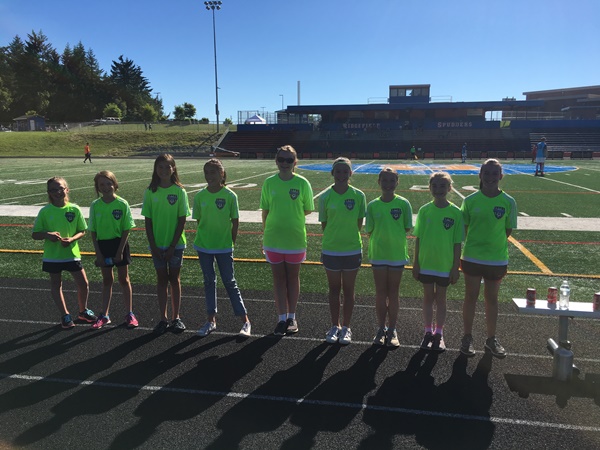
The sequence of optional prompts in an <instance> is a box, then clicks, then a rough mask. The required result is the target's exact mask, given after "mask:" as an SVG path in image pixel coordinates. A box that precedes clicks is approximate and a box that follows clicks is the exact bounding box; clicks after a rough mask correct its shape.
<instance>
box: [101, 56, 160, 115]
mask: <svg viewBox="0 0 600 450" xmlns="http://www.w3.org/2000/svg"><path fill="white" fill-rule="evenodd" d="M109 79H110V82H111V83H112V85H113V88H114V94H115V98H117V97H118V98H120V99H122V100H123V102H124V103H125V104H126V106H127V112H126V116H127V117H126V118H127V119H139V118H140V112H141V109H142V106H143V105H145V104H147V103H151V102H153V101H154V100H153V99H152V97H151V96H150V94H151V92H152V89H151V88H150V83H149V82H148V80H147V79H146V77H144V75H143V73H142V69H141V68H140V67H139V66H136V65H135V64H134V62H133V61H132V60H131V59H129V58H125V59H124V58H123V55H121V56H119V58H118V61H113V62H112V66H111V73H110V77H109Z"/></svg>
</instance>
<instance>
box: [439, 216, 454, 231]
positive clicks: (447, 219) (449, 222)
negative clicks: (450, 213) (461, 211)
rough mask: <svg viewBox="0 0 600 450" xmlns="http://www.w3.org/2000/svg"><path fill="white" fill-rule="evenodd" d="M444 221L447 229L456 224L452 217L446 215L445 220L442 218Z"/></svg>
mask: <svg viewBox="0 0 600 450" xmlns="http://www.w3.org/2000/svg"><path fill="white" fill-rule="evenodd" d="M442 223H443V224H444V228H445V229H446V230H449V229H450V228H452V225H454V219H452V218H450V217H444V220H442Z"/></svg>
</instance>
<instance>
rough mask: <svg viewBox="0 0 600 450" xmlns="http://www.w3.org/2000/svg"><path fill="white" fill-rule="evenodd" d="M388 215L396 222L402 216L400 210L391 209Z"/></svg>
mask: <svg viewBox="0 0 600 450" xmlns="http://www.w3.org/2000/svg"><path fill="white" fill-rule="evenodd" d="M390 214H391V215H392V217H393V218H394V220H398V219H399V218H400V216H401V215H402V210H401V209H400V208H392V209H390Z"/></svg>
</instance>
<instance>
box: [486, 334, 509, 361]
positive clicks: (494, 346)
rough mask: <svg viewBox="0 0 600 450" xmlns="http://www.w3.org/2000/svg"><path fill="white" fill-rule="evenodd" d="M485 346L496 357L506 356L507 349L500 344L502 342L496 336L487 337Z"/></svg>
mask: <svg viewBox="0 0 600 450" xmlns="http://www.w3.org/2000/svg"><path fill="white" fill-rule="evenodd" d="M485 348H486V349H487V350H489V351H490V353H491V354H492V356H495V357H496V358H500V359H502V358H506V350H504V347H502V346H501V345H500V342H498V339H496V336H492V337H489V338H487V340H486V341H485Z"/></svg>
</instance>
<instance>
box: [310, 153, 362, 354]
mask: <svg viewBox="0 0 600 450" xmlns="http://www.w3.org/2000/svg"><path fill="white" fill-rule="evenodd" d="M331 175H333V180H334V183H333V185H331V186H330V187H329V188H327V189H326V190H325V191H324V192H323V193H321V195H320V196H319V222H321V227H322V228H323V242H322V250H321V262H322V263H323V267H325V273H326V274H327V282H328V285H329V293H328V298H329V312H330V314H331V325H332V326H331V329H330V330H329V331H328V332H327V334H326V335H325V340H326V341H327V342H329V343H330V344H334V343H336V342H339V343H340V344H342V345H347V344H350V342H352V331H351V329H350V320H351V319H352V311H353V309H354V298H355V295H354V286H355V284H356V276H357V274H358V269H360V264H361V262H362V238H361V236H360V230H361V228H362V226H363V222H364V218H365V208H366V203H367V202H366V199H365V194H363V192H362V191H360V190H359V189H356V188H355V187H353V186H351V185H350V184H349V182H350V177H351V176H352V163H351V162H350V160H349V159H348V158H344V157H340V158H337V159H336V160H335V161H334V162H333V165H332V167H331ZM342 292H343V299H344V300H343V305H342ZM340 311H341V312H342V314H341V316H340ZM340 323H341V325H342V326H341V327H340Z"/></svg>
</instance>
